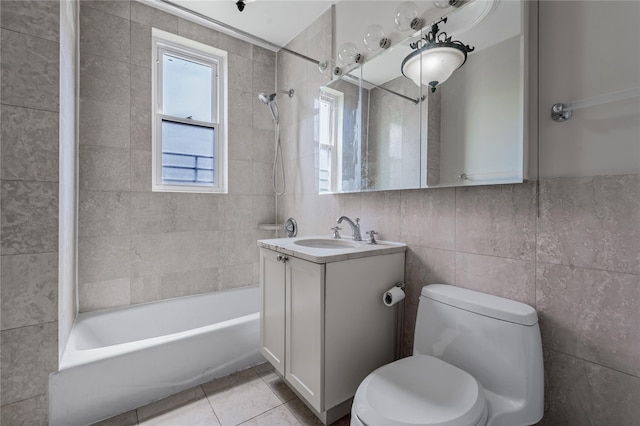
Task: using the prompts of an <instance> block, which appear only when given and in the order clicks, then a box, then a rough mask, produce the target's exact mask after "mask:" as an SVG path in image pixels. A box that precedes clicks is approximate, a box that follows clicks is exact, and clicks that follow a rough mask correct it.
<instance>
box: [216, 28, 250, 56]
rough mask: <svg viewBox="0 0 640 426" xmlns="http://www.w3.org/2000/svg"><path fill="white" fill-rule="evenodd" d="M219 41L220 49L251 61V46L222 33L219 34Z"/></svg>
mask: <svg viewBox="0 0 640 426" xmlns="http://www.w3.org/2000/svg"><path fill="white" fill-rule="evenodd" d="M219 40H220V41H219V43H220V49H222V50H226V51H227V52H229V53H233V54H235V55H240V56H243V57H245V58H248V59H253V44H251V43H247V42H246V41H243V40H240V39H237V38H235V37H232V36H230V35H228V34H224V33H220V35H219Z"/></svg>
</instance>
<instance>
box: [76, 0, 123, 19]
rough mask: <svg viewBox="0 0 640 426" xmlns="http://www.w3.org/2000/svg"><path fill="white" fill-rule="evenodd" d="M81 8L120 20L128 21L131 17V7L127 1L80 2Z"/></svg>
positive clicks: (89, 0) (83, 0)
mask: <svg viewBox="0 0 640 426" xmlns="http://www.w3.org/2000/svg"><path fill="white" fill-rule="evenodd" d="M82 7H84V8H87V7H91V8H93V9H97V10H101V11H103V12H107V13H110V14H112V15H116V16H119V17H120V18H125V19H129V18H130V17H131V5H130V2H128V1H122V0H119V1H113V0H82Z"/></svg>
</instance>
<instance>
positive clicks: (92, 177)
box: [79, 145, 130, 191]
mask: <svg viewBox="0 0 640 426" xmlns="http://www.w3.org/2000/svg"><path fill="white" fill-rule="evenodd" d="M129 173H130V153H129V150H128V149H120V148H110V147H103V146H90V145H81V146H80V172H79V181H80V182H79V186H80V189H81V190H85V191H128V190H129V188H130V182H129Z"/></svg>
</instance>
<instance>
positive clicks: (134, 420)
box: [93, 410, 138, 426]
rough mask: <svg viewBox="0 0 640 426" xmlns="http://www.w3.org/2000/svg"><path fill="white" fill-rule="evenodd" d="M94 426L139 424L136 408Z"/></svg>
mask: <svg viewBox="0 0 640 426" xmlns="http://www.w3.org/2000/svg"><path fill="white" fill-rule="evenodd" d="M93 426H138V415H137V414H136V410H131V411H127V412H126V413H122V414H119V415H117V416H115V417H111V418H110V419H107V420H103V421H101V422H98V423H94V424H93Z"/></svg>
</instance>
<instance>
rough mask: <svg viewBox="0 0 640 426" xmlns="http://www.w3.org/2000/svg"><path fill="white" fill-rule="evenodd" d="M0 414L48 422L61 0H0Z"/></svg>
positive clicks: (5, 419)
mask: <svg viewBox="0 0 640 426" xmlns="http://www.w3.org/2000/svg"><path fill="white" fill-rule="evenodd" d="M0 15H1V19H0V26H1V29H0V31H1V34H0V39H1V43H0V44H1V46H2V47H1V49H2V51H1V59H0V69H1V73H2V76H1V78H2V90H1V92H0V103H1V105H0V115H1V118H2V119H1V124H0V133H1V150H2V160H1V163H0V184H1V200H0V203H1V205H2V221H1V224H0V246H1V252H0V253H1V255H2V256H1V266H0V270H1V282H2V285H1V288H0V299H1V303H2V308H1V315H0V316H1V318H0V321H1V329H2V331H1V335H0V340H1V342H2V345H1V347H0V352H1V367H0V373H1V390H0V395H1V399H2V407H1V409H0V414H1V416H0V417H1V420H0V421H1V422H2V423H4V424H7V425H9V424H21V423H29V424H46V418H47V383H48V375H49V373H50V372H52V371H55V369H56V367H57V350H58V345H57V343H58V323H57V317H58V309H57V307H58V304H57V295H58V253H57V251H58V114H59V107H58V105H59V101H58V99H59V97H58V78H59V72H58V69H59V63H60V61H59V16H60V12H59V2H51V1H3V2H2V3H0Z"/></svg>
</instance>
